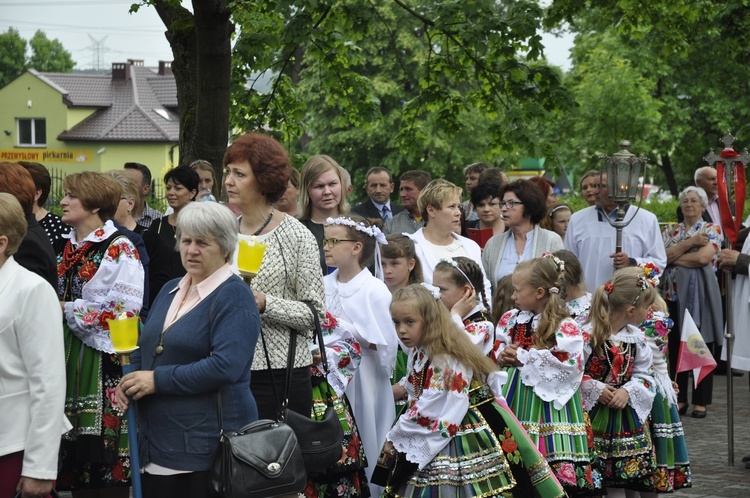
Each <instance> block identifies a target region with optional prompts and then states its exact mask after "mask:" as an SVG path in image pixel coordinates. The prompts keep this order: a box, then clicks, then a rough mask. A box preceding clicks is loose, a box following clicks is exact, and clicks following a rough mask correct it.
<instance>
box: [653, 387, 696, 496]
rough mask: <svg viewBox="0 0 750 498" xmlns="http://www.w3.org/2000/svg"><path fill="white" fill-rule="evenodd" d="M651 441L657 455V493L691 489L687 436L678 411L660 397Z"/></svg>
mask: <svg viewBox="0 0 750 498" xmlns="http://www.w3.org/2000/svg"><path fill="white" fill-rule="evenodd" d="M651 437H652V440H653V444H654V451H655V453H656V472H655V473H654V483H653V484H654V491H656V492H657V493H671V492H672V491H675V490H678V489H682V488H689V487H692V485H693V478H692V476H691V474H690V463H689V460H688V452H687V444H686V443H685V433H684V432H683V429H682V422H681V421H680V416H679V414H678V413H677V407H676V406H675V405H670V404H669V401H668V400H667V399H665V398H664V397H663V396H662V395H661V394H659V393H657V394H656V398H655V399H654V407H653V408H652V410H651Z"/></svg>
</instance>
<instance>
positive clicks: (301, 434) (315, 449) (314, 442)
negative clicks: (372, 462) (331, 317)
mask: <svg viewBox="0 0 750 498" xmlns="http://www.w3.org/2000/svg"><path fill="white" fill-rule="evenodd" d="M303 302H304V303H305V304H306V305H307V306H308V307H309V308H310V311H311V312H312V314H313V319H314V321H315V335H316V339H317V341H318V346H319V347H320V355H321V358H322V363H323V369H324V370H325V371H326V373H328V363H327V360H326V351H325V343H324V342H323V333H322V331H321V328H320V319H319V317H318V312H317V310H316V309H315V307H314V306H313V305H312V303H310V302H308V301H303ZM296 349H297V341H296V340H295V337H293V336H292V337H290V340H289V354H288V356H287V368H286V392H285V393H284V400H283V403H282V410H283V415H282V417H281V419H283V420H284V421H285V422H286V423H287V424H289V426H290V427H291V428H292V429H293V430H294V432H295V434H296V435H297V441H298V442H299V446H300V449H301V450H302V457H303V459H304V460H305V468H306V469H307V472H308V474H320V473H323V472H325V470H326V469H327V468H328V467H330V466H332V465H334V464H336V462H338V461H339V460H341V458H342V456H343V453H342V450H343V444H344V430H343V429H342V427H341V422H339V417H338V414H337V413H336V409H335V408H334V404H333V396H334V395H333V394H332V393H331V391H330V386H328V398H327V400H326V404H327V405H328V406H327V408H326V410H325V412H324V414H323V418H322V420H315V419H312V418H310V417H309V416H307V417H306V416H304V415H302V414H299V413H297V412H294V411H292V410H289V409H287V408H286V404H287V402H288V397H289V391H290V389H291V380H292V365H293V363H294V356H295V352H296ZM269 365H270V363H269ZM269 370H270V369H269Z"/></svg>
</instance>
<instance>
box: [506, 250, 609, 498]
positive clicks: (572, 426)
mask: <svg viewBox="0 0 750 498" xmlns="http://www.w3.org/2000/svg"><path fill="white" fill-rule="evenodd" d="M563 266H564V265H563V263H562V261H560V260H559V259H557V258H554V257H551V255H550V256H549V257H542V258H536V259H532V260H527V261H522V262H521V263H519V264H518V266H516V269H515V270H514V271H513V277H512V281H513V299H514V301H515V303H516V308H515V309H513V310H511V311H509V312H507V313H505V314H504V315H503V316H502V318H500V321H499V323H498V325H497V331H496V333H497V339H498V340H499V341H500V350H501V353H500V358H499V364H500V365H501V366H502V367H503V369H504V370H505V371H506V372H507V373H508V377H509V379H508V382H507V383H506V384H505V385H504V386H503V394H504V395H505V398H506V399H507V400H508V405H510V408H511V409H512V410H513V412H514V413H515V414H516V416H517V417H518V419H519V420H520V421H521V423H522V424H523V426H524V428H525V429H526V430H527V431H528V433H529V437H531V440H532V441H534V443H535V444H536V445H537V446H538V448H539V451H540V452H541V453H542V454H543V455H545V456H546V458H547V461H548V462H549V464H550V467H552V470H553V471H554V472H555V475H556V476H557V478H558V480H559V481H560V483H561V484H562V485H563V486H564V487H565V490H566V491H567V492H568V494H570V495H577V494H587V495H591V494H601V478H600V476H599V473H598V472H597V470H596V469H595V468H593V467H592V465H591V460H592V459H591V447H592V445H593V442H591V441H589V440H588V439H587V431H586V420H585V417H584V413H583V409H582V407H581V393H580V385H581V378H582V376H583V344H584V338H583V335H582V333H581V330H580V329H579V327H578V325H577V324H576V322H575V321H574V320H573V319H571V318H570V316H569V315H568V312H567V311H566V309H565V303H564V302H563V300H562V299H561V298H560V289H561V287H562V271H561V270H562V269H563Z"/></svg>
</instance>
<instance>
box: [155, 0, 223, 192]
mask: <svg viewBox="0 0 750 498" xmlns="http://www.w3.org/2000/svg"><path fill="white" fill-rule="evenodd" d="M153 5H154V7H155V8H156V11H157V13H158V14H159V17H160V18H161V20H162V22H164V25H165V26H166V27H167V32H166V37H167V40H168V41H169V44H170V46H171V48H172V55H173V56H174V61H173V63H172V72H173V73H174V76H175V83H176V85H177V103H178V106H179V116H180V144H179V145H180V164H182V165H187V164H190V163H191V162H193V161H195V160H196V159H204V160H206V161H209V162H210V163H211V164H212V165H213V167H214V171H215V173H216V177H217V180H218V181H221V173H222V167H221V162H222V159H223V158H224V152H225V151H226V147H227V139H228V135H229V105H230V90H229V83H230V74H231V64H232V53H231V50H232V49H231V44H230V36H231V33H232V32H233V30H234V25H233V24H232V23H231V21H230V11H229V7H228V1H226V0H193V10H194V12H195V15H193V14H192V13H191V12H190V11H189V10H187V9H185V8H183V7H181V6H180V5H179V4H174V3H172V2H170V1H169V0H154V1H153Z"/></svg>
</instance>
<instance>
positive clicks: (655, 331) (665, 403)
mask: <svg viewBox="0 0 750 498" xmlns="http://www.w3.org/2000/svg"><path fill="white" fill-rule="evenodd" d="M671 328H672V319H671V318H668V316H667V303H665V302H664V300H663V299H662V298H661V296H659V295H658V294H657V296H656V298H655V301H654V304H653V306H652V307H651V310H650V313H649V316H648V317H646V321H645V322H643V323H642V324H641V330H643V333H644V335H645V336H646V342H647V343H648V345H649V346H650V347H651V352H652V353H653V356H654V381H655V385H656V397H655V398H654V404H653V408H652V409H651V438H652V441H653V444H654V450H655V451H654V452H655V453H656V472H655V473H654V493H647V492H644V491H641V497H642V498H646V497H653V496H655V494H656V493H671V492H672V491H675V490H678V489H681V488H689V487H692V485H693V484H692V483H693V479H692V477H691V473H690V463H689V462H690V461H689V459H688V452H687V444H686V443H685V433H684V431H683V428H682V421H681V420H680V415H679V413H678V412H677V393H676V389H677V383H676V382H673V381H672V380H671V379H670V378H669V369H668V361H669V355H668V351H667V342H668V341H667V337H668V335H669V331H670V329H671Z"/></svg>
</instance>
